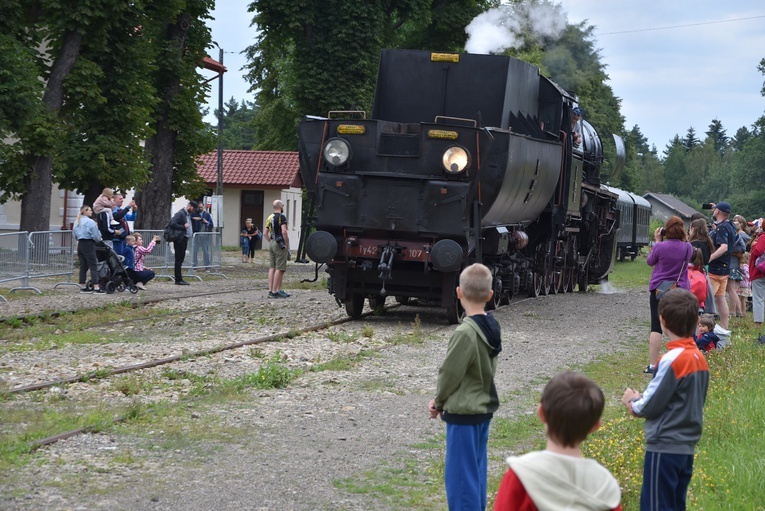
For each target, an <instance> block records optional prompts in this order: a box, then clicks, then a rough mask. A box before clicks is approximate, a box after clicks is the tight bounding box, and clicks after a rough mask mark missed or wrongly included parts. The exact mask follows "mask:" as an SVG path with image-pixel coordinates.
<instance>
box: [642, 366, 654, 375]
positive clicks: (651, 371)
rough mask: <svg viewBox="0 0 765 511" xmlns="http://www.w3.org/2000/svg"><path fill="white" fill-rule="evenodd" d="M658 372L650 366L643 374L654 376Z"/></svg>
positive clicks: (646, 367)
mask: <svg viewBox="0 0 765 511" xmlns="http://www.w3.org/2000/svg"><path fill="white" fill-rule="evenodd" d="M655 372H656V368H655V367H654V368H651V366H650V365H647V366H645V369H643V374H653V373H655Z"/></svg>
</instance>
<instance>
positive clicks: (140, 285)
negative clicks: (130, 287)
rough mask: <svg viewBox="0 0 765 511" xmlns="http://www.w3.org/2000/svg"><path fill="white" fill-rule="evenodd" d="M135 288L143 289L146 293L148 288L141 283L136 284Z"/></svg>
mask: <svg viewBox="0 0 765 511" xmlns="http://www.w3.org/2000/svg"><path fill="white" fill-rule="evenodd" d="M135 287H137V288H138V289H143V290H144V291H146V286H144V285H143V283H141V282H136V283H135Z"/></svg>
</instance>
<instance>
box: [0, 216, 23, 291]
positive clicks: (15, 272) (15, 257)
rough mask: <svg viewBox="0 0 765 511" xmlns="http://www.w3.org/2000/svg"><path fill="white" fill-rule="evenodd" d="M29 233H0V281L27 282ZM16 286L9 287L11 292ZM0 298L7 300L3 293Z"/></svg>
mask: <svg viewBox="0 0 765 511" xmlns="http://www.w3.org/2000/svg"><path fill="white" fill-rule="evenodd" d="M28 235H29V233H28V232H26V231H23V232H11V233H6V234H0V283H3V282H13V281H16V280H21V281H22V286H25V285H26V284H27V274H28V271H29V237H28ZM15 289H17V288H13V289H11V291H10V292H13V291H14V290H15ZM0 300H2V301H3V302H7V301H8V300H6V299H5V297H4V296H3V295H0Z"/></svg>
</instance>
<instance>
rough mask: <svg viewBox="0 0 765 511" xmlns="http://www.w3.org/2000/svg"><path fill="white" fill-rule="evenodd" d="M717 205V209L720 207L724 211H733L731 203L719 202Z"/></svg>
mask: <svg viewBox="0 0 765 511" xmlns="http://www.w3.org/2000/svg"><path fill="white" fill-rule="evenodd" d="M715 207H716V208H717V209H719V210H720V211H722V212H723V213H730V212H731V207H730V204H728V203H727V202H718V203H717V204H716V205H715Z"/></svg>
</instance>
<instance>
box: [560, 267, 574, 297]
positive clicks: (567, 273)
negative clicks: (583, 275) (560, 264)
mask: <svg viewBox="0 0 765 511" xmlns="http://www.w3.org/2000/svg"><path fill="white" fill-rule="evenodd" d="M561 279H562V280H563V282H562V285H563V292H564V293H568V292H570V291H572V289H571V268H566V269H564V270H563V271H562V272H561Z"/></svg>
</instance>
